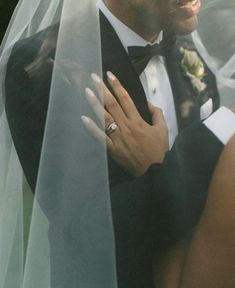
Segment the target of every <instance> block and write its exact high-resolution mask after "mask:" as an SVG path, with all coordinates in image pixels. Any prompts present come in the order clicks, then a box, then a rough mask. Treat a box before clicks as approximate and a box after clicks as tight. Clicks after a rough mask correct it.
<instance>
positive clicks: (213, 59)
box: [192, 0, 235, 107]
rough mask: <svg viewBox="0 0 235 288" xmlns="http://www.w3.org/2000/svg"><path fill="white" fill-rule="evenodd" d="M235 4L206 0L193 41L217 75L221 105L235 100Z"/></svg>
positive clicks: (228, 104) (227, 1)
mask: <svg viewBox="0 0 235 288" xmlns="http://www.w3.org/2000/svg"><path fill="white" fill-rule="evenodd" d="M234 18H235V2H234V0H204V1H202V8H201V12H200V13H199V25H198V29H197V31H196V32H194V33H193V34H192V35H193V39H194V42H195V44H196V47H197V49H198V51H199V52H200V54H201V55H202V57H203V58H204V60H205V61H206V63H207V65H208V66H209V67H210V69H211V70H212V71H213V73H214V74H215V76H216V79H217V84H218V89H219V92H220V97H221V104H222V105H225V106H227V107H229V106H230V105H232V104H234V100H235V21H234Z"/></svg>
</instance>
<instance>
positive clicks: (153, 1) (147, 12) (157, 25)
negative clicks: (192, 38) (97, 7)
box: [104, 0, 200, 42]
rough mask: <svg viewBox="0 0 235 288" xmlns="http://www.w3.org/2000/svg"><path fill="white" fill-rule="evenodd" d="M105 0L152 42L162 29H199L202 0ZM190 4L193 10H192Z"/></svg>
mask: <svg viewBox="0 0 235 288" xmlns="http://www.w3.org/2000/svg"><path fill="white" fill-rule="evenodd" d="M104 2H105V4H106V6H107V7H108V8H109V9H110V10H111V12H112V13H113V14H114V15H115V16H116V17H117V18H119V19H120V20H121V21H122V22H123V23H124V24H126V25H127V26H128V27H130V28H131V29H132V30H134V31H135V32H136V33H137V34H139V35H140V36H142V37H143V38H144V39H145V40H147V41H149V42H152V41H154V40H155V39H156V38H157V36H158V34H159V33H160V31H161V30H164V31H167V32H174V33H176V34H188V33H191V32H192V31H194V30H195V29H196V27H197V23H198V22H197V13H198V11H199V8H200V0H179V1H177V0H148V1H146V0H105V1H104ZM185 6H187V7H186V8H187V9H185ZM197 6H198V7H197ZM190 7H191V8H192V9H191V10H194V11H189V10H190V9H189V8H190ZM193 8H194V9H193ZM197 8H198V9H197Z"/></svg>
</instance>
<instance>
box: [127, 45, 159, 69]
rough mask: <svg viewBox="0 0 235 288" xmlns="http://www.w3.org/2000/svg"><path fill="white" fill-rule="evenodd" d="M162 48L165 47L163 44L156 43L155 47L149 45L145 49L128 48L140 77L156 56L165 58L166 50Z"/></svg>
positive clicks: (137, 47)
mask: <svg viewBox="0 0 235 288" xmlns="http://www.w3.org/2000/svg"><path fill="white" fill-rule="evenodd" d="M162 46H163V45H162V43H160V44H158V43H156V44H154V45H147V46H145V47H141V46H129V47H127V49H128V53H129V57H130V59H131V62H132V64H133V65H134V67H135V69H136V72H137V73H138V75H140V74H141V73H142V72H143V71H144V69H145V67H146V66H147V64H148V62H149V60H150V59H151V58H152V57H153V56H156V55H158V56H164V50H163V47H162Z"/></svg>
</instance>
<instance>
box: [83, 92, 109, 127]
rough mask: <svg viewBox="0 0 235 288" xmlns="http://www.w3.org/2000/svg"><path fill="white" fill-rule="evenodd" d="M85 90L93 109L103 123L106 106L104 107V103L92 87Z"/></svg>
mask: <svg viewBox="0 0 235 288" xmlns="http://www.w3.org/2000/svg"><path fill="white" fill-rule="evenodd" d="M85 92H86V98H87V100H88V102H89V104H90V106H91V108H92V110H93V111H94V112H95V114H96V116H97V118H98V119H99V121H100V123H103V122H104V107H103V105H102V104H101V103H100V101H99V99H98V98H97V97H96V95H95V93H94V92H93V91H92V90H91V89H90V88H86V90H85Z"/></svg>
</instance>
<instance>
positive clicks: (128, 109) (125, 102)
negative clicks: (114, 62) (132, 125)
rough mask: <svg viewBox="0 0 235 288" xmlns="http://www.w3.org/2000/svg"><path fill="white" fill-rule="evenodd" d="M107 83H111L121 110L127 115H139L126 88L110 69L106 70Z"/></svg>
mask: <svg viewBox="0 0 235 288" xmlns="http://www.w3.org/2000/svg"><path fill="white" fill-rule="evenodd" d="M107 77H108V81H109V84H110V85H111V87H112V89H113V91H114V93H115V95H116V98H117V100H118V102H119V103H120V105H121V107H122V110H123V111H124V113H125V114H126V116H127V117H129V118H130V117H133V116H136V115H139V113H138V111H137V109H136V106H135V104H134V102H133V101H132V99H131V97H130V95H129V94H128V92H127V91H126V89H125V88H124V87H123V86H122V85H121V83H120V82H119V80H118V79H117V77H116V76H115V75H114V74H113V73H112V72H110V71H108V72H107Z"/></svg>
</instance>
